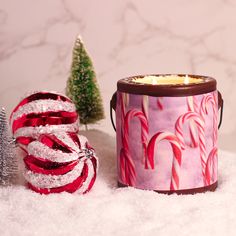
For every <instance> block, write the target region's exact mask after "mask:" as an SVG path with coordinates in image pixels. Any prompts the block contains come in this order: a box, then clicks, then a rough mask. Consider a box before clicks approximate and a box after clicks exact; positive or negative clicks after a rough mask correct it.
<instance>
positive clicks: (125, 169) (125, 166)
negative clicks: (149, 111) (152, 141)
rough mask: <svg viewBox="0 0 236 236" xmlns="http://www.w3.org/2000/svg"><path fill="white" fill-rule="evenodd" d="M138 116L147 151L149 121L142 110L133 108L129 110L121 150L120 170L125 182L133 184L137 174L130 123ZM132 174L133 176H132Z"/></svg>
mask: <svg viewBox="0 0 236 236" xmlns="http://www.w3.org/2000/svg"><path fill="white" fill-rule="evenodd" d="M135 117H137V118H138V119H139V121H140V123H141V141H142V144H143V153H144V155H146V152H147V138H148V137H147V135H148V122H147V119H146V117H145V115H144V114H143V112H142V111H139V110H136V109H133V110H130V111H128V112H127V114H126V116H125V121H124V135H123V139H122V144H123V147H122V149H121V151H120V172H121V177H122V180H123V181H124V182H125V183H129V184H130V185H133V183H134V182H135V178H136V174H135V169H134V163H133V160H132V158H131V156H130V150H129V125H130V120H131V119H132V118H135ZM145 168H148V160H147V159H146V160H145ZM130 176H131V177H130ZM131 180H132V181H131Z"/></svg>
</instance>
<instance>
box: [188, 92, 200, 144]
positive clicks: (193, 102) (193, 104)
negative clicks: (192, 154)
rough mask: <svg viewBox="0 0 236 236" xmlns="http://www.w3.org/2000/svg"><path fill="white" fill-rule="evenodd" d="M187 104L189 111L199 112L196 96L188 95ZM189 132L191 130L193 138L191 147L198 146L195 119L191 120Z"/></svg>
mask: <svg viewBox="0 0 236 236" xmlns="http://www.w3.org/2000/svg"><path fill="white" fill-rule="evenodd" d="M187 106H188V111H192V112H197V113H198V112H199V107H198V102H197V98H196V97H195V96H188V97H187ZM189 132H190V138H191V143H190V147H193V148H196V147H198V135H197V127H196V124H195V122H194V121H193V120H190V121H189Z"/></svg>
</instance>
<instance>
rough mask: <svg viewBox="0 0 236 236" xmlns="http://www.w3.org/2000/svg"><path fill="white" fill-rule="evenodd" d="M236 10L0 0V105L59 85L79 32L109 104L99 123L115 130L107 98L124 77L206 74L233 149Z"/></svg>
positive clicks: (134, 1) (120, 0) (219, 2)
mask: <svg viewBox="0 0 236 236" xmlns="http://www.w3.org/2000/svg"><path fill="white" fill-rule="evenodd" d="M235 12H236V1H235V0H192V1H189V0H175V1H171V0H166V1H161V0H148V1H144V0H130V1H126V0H100V1H96V0H86V1H81V0H50V1H46V0H42V1H36V0H21V1H17V0H0V79H1V86H0V104H1V105H2V106H5V107H6V109H7V111H8V113H10V111H11V109H12V108H13V107H14V106H15V105H16V103H17V102H18V101H19V99H20V98H21V97H22V96H23V95H24V94H25V93H26V92H27V91H32V90H40V89H44V90H45V89H46V90H57V91H60V92H62V91H64V89H65V85H66V80H67V77H68V71H69V68H70V62H71V49H72V46H73V42H74V39H75V37H76V35H77V34H78V33H80V34H81V35H82V37H83V39H84V42H85V43H86V45H87V49H88V50H89V52H90V54H91V56H92V58H93V60H94V65H95V68H96V71H97V76H98V80H99V85H100V88H101V91H102V96H103V100H104V104H105V109H106V115H107V118H106V120H104V121H102V122H100V124H99V125H98V126H97V127H100V128H101V129H105V130H107V132H109V133H113V131H112V127H111V125H110V121H109V99H110V97H111V95H112V93H113V92H114V91H115V89H116V81H117V80H118V79H120V78H122V77H126V76H129V75H134V74H142V73H196V74H203V75H210V76H213V77H215V78H216V79H217V81H218V88H219V90H220V91H221V92H222V94H223V97H224V99H225V113H224V123H223V126H222V129H221V131H220V136H221V138H220V146H221V148H224V149H229V150H236V145H234V143H235V138H236V122H235V117H236V109H235V107H236V106H235V102H236V78H235V76H236V14H235ZM113 134H114V133H113Z"/></svg>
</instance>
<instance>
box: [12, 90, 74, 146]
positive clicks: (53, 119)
mask: <svg viewBox="0 0 236 236" xmlns="http://www.w3.org/2000/svg"><path fill="white" fill-rule="evenodd" d="M10 124H11V128H12V133H13V136H14V137H15V138H16V141H17V142H18V143H19V144H21V145H22V146H23V147H24V146H27V145H28V144H29V143H30V142H31V141H33V140H35V139H37V138H38V137H39V135H41V134H43V133H51V132H56V131H68V132H77V131H78V114H77V113H76V108H75V105H74V104H73V103H72V101H71V100H70V99H69V98H68V97H66V96H65V95H62V94H59V93H55V92H44V91H43V92H35V93H33V94H31V95H29V96H27V97H26V98H24V99H23V100H22V101H21V102H20V103H19V104H18V105H17V106H16V107H15V109H14V110H13V112H12V114H11V116H10Z"/></svg>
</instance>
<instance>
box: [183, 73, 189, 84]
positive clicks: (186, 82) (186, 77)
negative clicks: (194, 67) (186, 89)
mask: <svg viewBox="0 0 236 236" xmlns="http://www.w3.org/2000/svg"><path fill="white" fill-rule="evenodd" d="M184 84H189V77H188V75H185V78H184Z"/></svg>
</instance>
